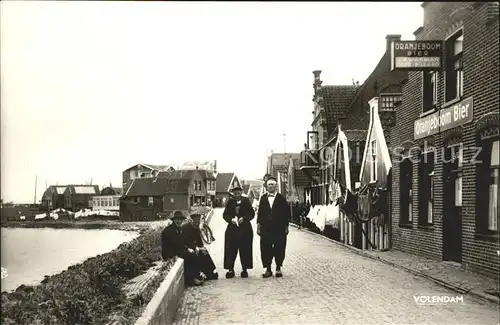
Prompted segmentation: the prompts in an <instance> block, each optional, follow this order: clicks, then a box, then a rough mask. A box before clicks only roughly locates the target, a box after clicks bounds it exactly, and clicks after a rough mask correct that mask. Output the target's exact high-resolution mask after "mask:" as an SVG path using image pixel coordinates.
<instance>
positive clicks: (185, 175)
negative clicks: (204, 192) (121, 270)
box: [158, 170, 194, 179]
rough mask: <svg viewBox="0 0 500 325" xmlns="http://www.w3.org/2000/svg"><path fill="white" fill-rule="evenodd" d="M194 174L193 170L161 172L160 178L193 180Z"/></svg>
mask: <svg viewBox="0 0 500 325" xmlns="http://www.w3.org/2000/svg"><path fill="white" fill-rule="evenodd" d="M193 172H194V171H193V170H174V171H171V172H167V171H164V172H159V173H158V177H160V178H170V179H191V177H192V175H193Z"/></svg>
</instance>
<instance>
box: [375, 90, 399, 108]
mask: <svg viewBox="0 0 500 325" xmlns="http://www.w3.org/2000/svg"><path fill="white" fill-rule="evenodd" d="M379 97H380V101H379V105H380V107H379V110H381V111H393V110H394V107H395V103H397V102H400V101H401V99H402V95H401V94H380V96H379Z"/></svg>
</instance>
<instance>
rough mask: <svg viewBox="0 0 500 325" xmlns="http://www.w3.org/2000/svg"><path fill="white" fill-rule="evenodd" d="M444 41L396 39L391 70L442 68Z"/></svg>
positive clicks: (392, 48) (392, 52) (392, 49)
mask: <svg viewBox="0 0 500 325" xmlns="http://www.w3.org/2000/svg"><path fill="white" fill-rule="evenodd" d="M443 57H444V41H394V42H392V45H391V70H396V69H402V70H409V71H424V70H441V69H442V67H443Z"/></svg>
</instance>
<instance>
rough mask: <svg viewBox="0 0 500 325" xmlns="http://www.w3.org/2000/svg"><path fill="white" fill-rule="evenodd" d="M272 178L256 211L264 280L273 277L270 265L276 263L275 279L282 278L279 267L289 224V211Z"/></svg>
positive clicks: (267, 182) (281, 263)
mask: <svg viewBox="0 0 500 325" xmlns="http://www.w3.org/2000/svg"><path fill="white" fill-rule="evenodd" d="M277 185H278V182H277V180H276V178H274V177H268V179H267V181H266V189H267V193H266V194H264V195H262V197H261V198H260V202H259V209H258V210H257V234H258V235H260V255H261V258H262V266H263V267H264V268H265V269H266V271H265V273H264V274H262V276H263V277H264V278H269V277H271V276H272V275H273V272H272V271H271V264H272V261H273V258H274V261H275V263H276V277H282V276H283V275H282V273H281V266H282V265H283V261H284V259H285V249H286V237H287V235H288V225H289V222H290V217H291V215H290V209H289V206H288V204H287V202H286V199H285V197H284V196H283V195H282V194H280V193H278V191H277V190H278V188H277Z"/></svg>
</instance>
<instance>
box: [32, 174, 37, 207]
mask: <svg viewBox="0 0 500 325" xmlns="http://www.w3.org/2000/svg"><path fill="white" fill-rule="evenodd" d="M37 181H38V175H35V197H34V199H33V204H36V185H37Z"/></svg>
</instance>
